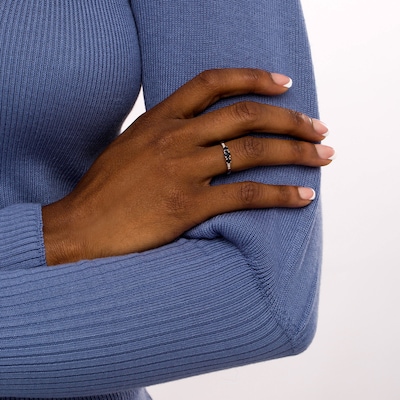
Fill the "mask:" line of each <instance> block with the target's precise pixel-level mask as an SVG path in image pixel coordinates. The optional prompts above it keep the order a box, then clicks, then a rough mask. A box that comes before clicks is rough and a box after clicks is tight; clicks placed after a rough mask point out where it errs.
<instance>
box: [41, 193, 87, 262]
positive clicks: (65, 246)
mask: <svg viewBox="0 0 400 400" xmlns="http://www.w3.org/2000/svg"><path fill="white" fill-rule="evenodd" d="M67 209H68V208H67V207H65V206H64V205H63V203H62V202H61V201H59V202H56V203H53V204H50V205H47V206H44V207H42V219H43V239H44V246H45V252H46V263H47V265H48V266H54V265H58V264H65V263H68V262H73V261H78V260H79V259H80V257H79V254H80V251H79V247H80V246H79V243H80V242H79V240H78V239H77V237H76V232H77V230H76V229H74V228H73V223H72V221H73V218H71V215H70V213H68V212H67V211H66V210H67Z"/></svg>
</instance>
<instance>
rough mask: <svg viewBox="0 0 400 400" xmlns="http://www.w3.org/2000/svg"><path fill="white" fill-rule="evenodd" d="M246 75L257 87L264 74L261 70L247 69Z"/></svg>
mask: <svg viewBox="0 0 400 400" xmlns="http://www.w3.org/2000/svg"><path fill="white" fill-rule="evenodd" d="M244 74H245V77H246V79H248V80H249V81H250V82H252V83H253V84H254V85H257V84H258V82H259V81H260V79H262V77H263V74H262V73H261V71H260V70H259V69H256V68H246V69H245V70H244Z"/></svg>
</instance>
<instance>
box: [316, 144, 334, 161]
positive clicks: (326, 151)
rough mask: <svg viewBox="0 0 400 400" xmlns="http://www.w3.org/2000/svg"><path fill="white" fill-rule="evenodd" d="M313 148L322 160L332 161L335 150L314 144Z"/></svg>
mask: <svg viewBox="0 0 400 400" xmlns="http://www.w3.org/2000/svg"><path fill="white" fill-rule="evenodd" d="M315 148H316V149H317V153H318V155H319V156H320V158H322V159H323V160H334V159H335V150H334V149H333V148H332V147H330V146H324V145H322V144H316V145H315Z"/></svg>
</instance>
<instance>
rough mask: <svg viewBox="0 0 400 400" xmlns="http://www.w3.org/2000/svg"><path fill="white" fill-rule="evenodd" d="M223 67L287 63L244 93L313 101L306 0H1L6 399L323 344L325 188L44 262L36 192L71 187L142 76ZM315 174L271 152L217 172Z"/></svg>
mask: <svg viewBox="0 0 400 400" xmlns="http://www.w3.org/2000/svg"><path fill="white" fill-rule="evenodd" d="M220 67H258V68H263V69H266V70H270V71H275V72H280V73H283V74H286V75H288V76H290V77H292V79H293V82H294V85H293V87H292V88H291V89H290V90H289V91H288V92H287V93H286V94H285V95H283V96H278V97H271V98H269V97H257V96H248V97H249V98H252V99H255V100H257V101H262V102H268V103H271V104H275V105H279V106H283V107H289V108H293V109H296V110H299V111H301V112H305V113H307V114H308V115H310V116H313V117H317V105H316V96H315V87H314V80H313V79H314V78H313V72H312V65H311V61H310V54H309V47H308V42H307V37H306V32H305V28H304V22H303V18H302V14H301V9H300V5H299V3H298V1H297V0H251V1H248V0H226V1H224V0H220V1H216V0H202V1H188V0H173V1H171V0H140V1H133V0H132V2H131V3H130V2H129V0H84V1H75V0H41V1H37V0H20V1H16V0H2V1H1V2H0V157H1V159H0V274H1V275H0V397H11V396H12V397H31V398H56V397H75V398H76V397H85V398H87V399H88V398H92V399H94V398H96V399H98V400H100V399H108V400H115V399H135V400H137V399H145V398H147V395H146V392H145V391H144V390H142V389H133V388H141V387H143V386H146V385H152V384H156V383H160V382H165V381H170V380H174V379H178V378H183V377H188V376H192V375H196V374H201V373H205V372H210V371H215V370H220V369H224V368H229V367H233V366H240V365H245V364H248V363H254V362H259V361H264V360H268V359H272V358H277V357H283V356H289V355H294V354H297V353H299V352H302V351H303V350H305V349H306V348H307V346H308V345H309V344H310V342H311V340H312V338H313V335H314V332H315V325H316V317H317V301H318V285H319V273H320V263H321V224H320V206H319V205H320V202H319V199H318V197H317V199H316V200H315V201H314V202H313V203H312V204H311V205H310V206H308V207H306V208H303V209H290V210H287V209H270V210H255V211H243V212H235V213H230V214H225V215H220V216H217V217H215V218H213V219H211V220H209V221H207V222H205V223H203V224H201V225H200V226H198V227H196V228H194V229H192V230H191V231H189V232H187V233H186V234H185V235H184V236H183V237H181V238H179V239H178V240H176V241H174V242H173V243H171V244H169V245H166V246H163V247H160V248H157V249H154V250H151V251H147V252H144V253H138V254H129V255H126V256H122V257H113V258H104V259H98V260H91V261H86V260H84V261H81V262H77V263H74V264H69V265H61V266H58V267H54V268H49V267H47V266H46V262H45V249H44V245H43V237H42V220H41V206H42V205H44V204H48V203H51V202H54V201H55V200H57V199H60V198H62V197H63V196H65V195H66V194H67V193H69V192H70V191H71V190H72V189H73V188H74V186H75V185H76V183H77V182H78V180H79V179H80V178H81V176H82V175H83V174H84V172H85V171H86V170H87V169H88V168H89V166H90V165H91V164H92V162H93V161H94V160H95V158H96V157H97V156H98V154H99V153H100V152H101V151H102V150H103V149H104V148H105V147H106V146H107V145H108V144H109V143H110V142H111V141H112V140H113V139H114V138H115V137H116V135H117V134H118V132H119V129H120V126H121V123H122V121H123V120H124V118H125V117H126V115H127V114H128V112H129V110H130V109H131V107H132V105H133V104H134V102H135V99H136V97H137V94H138V92H139V88H140V85H143V87H144V93H145V100H146V104H147V107H152V106H154V105H155V104H156V103H158V102H160V101H161V100H162V99H164V98H165V97H166V96H167V95H168V94H170V93H171V92H173V91H174V90H176V89H177V88H178V87H179V86H180V85H181V84H183V83H184V82H185V81H187V80H188V79H190V78H192V77H193V76H195V75H196V74H197V73H199V72H200V71H202V70H204V69H209V68H220ZM235 100H236V99H230V100H229V101H235ZM227 103H228V100H227V101H223V102H220V103H219V105H218V106H221V105H225V104H227ZM319 178H320V175H319V169H317V168H306V167H295V166H287V167H273V168H271V167H269V168H258V169H252V170H248V171H245V172H241V173H235V174H231V175H229V176H223V177H219V178H218V179H216V180H215V184H218V183H220V182H228V181H237V180H243V179H250V180H255V181H260V182H268V183H280V184H298V185H305V186H311V187H313V188H315V189H316V191H317V194H318V191H319ZM154 207H156V205H154ZM113 393H114V394H113ZM116 393H118V394H116ZM103 396H105V397H103Z"/></svg>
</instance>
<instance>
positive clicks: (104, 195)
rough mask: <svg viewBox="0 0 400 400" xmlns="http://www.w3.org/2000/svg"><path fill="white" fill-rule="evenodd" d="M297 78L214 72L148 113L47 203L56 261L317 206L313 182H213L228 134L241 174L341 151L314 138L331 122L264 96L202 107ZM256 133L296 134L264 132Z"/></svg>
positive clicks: (281, 89)
mask: <svg viewBox="0 0 400 400" xmlns="http://www.w3.org/2000/svg"><path fill="white" fill-rule="evenodd" d="M289 82H290V80H289V78H287V77H285V76H283V75H279V74H269V73H267V72H264V71H260V70H253V69H225V70H211V71H206V72H203V73H201V74H200V75H198V76H197V77H195V78H194V79H193V80H191V81H190V82H188V83H186V84H185V85H184V86H182V87H181V88H180V89H178V90H177V91H176V92H175V93H173V94H172V95H171V96H170V97H169V98H167V99H166V100H164V101H163V102H162V103H160V104H159V105H158V106H156V107H154V108H153V109H152V110H150V111H148V112H146V113H145V114H143V115H142V116H141V117H140V118H139V119H138V120H136V121H135V122H134V123H133V124H132V125H131V126H130V127H129V128H128V130H127V131H126V132H125V133H123V134H122V135H121V136H119V137H118V138H117V139H116V140H115V141H114V142H113V143H112V144H111V145H110V146H109V147H108V148H107V149H106V150H105V151H104V153H103V154H102V155H101V156H100V157H99V158H98V159H97V160H96V161H95V163H94V164H93V166H92V167H91V168H90V169H89V171H88V172H87V173H86V175H85V176H84V177H83V179H82V180H81V181H80V183H79V184H78V185H77V187H76V188H75V189H74V190H73V192H72V193H71V194H69V195H68V196H67V197H65V198H64V199H62V200H60V201H58V202H56V203H54V204H51V205H49V206H46V207H44V208H43V223H44V238H45V246H46V256H47V262H48V264H49V265H55V264H59V263H65V262H72V261H77V260H81V259H92V258H98V257H106V256H113V255H122V254H127V253H131V252H140V251H144V250H148V249H153V248H156V247H159V246H161V245H163V244H167V243H169V242H171V241H173V240H174V239H176V238H177V237H178V236H180V235H181V234H182V233H183V232H185V231H186V230H188V229H190V228H192V227H194V226H195V225H197V224H199V223H201V222H203V221H205V220H207V219H208V218H210V217H212V216H215V215H217V214H221V213H225V212H230V211H235V210H240V209H251V208H267V207H303V206H306V205H307V204H309V203H310V202H311V201H312V199H313V195H314V193H313V190H312V189H310V188H297V187H291V186H271V185H264V184H260V183H255V182H242V183H231V184H224V185H218V186H210V182H211V180H212V178H213V177H215V176H216V175H219V174H224V173H226V172H227V167H228V165H227V162H226V161H229V160H226V159H225V157H224V153H223V148H222V147H221V142H225V143H226V146H228V147H229V150H230V153H231V157H232V161H231V168H232V171H233V172H234V171H239V170H244V169H247V168H252V167H257V166H268V165H283V164H299V165H307V166H313V167H319V166H323V165H327V164H329V163H330V157H331V156H332V155H333V153H334V152H333V149H332V148H330V147H327V146H322V145H320V144H314V143H313V142H319V141H321V140H322V139H324V135H325V133H326V132H327V128H326V127H325V125H323V124H322V123H321V122H319V121H317V120H313V119H311V118H309V117H307V116H305V115H303V114H300V113H297V112H294V111H291V110H287V109H283V108H278V107H274V106H269V105H263V104H259V103H255V102H239V103H236V104H233V105H231V106H228V107H225V108H222V109H219V110H217V111H212V112H209V113H207V114H201V113H202V112H203V111H204V110H206V109H207V108H208V107H209V106H210V105H211V104H213V103H215V102H216V101H218V100H219V99H221V98H223V97H228V96H234V95H239V94H247V93H257V94H260V95H269V96H271V95H280V94H282V93H285V92H286V91H287V90H288V89H287V87H286V86H289V85H287V84H288V83H289ZM200 114H201V115H200ZM250 132H273V133H276V134H285V135H291V136H293V137H294V138H296V140H280V139H265V138H255V137H252V136H247V134H248V133H250Z"/></svg>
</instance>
